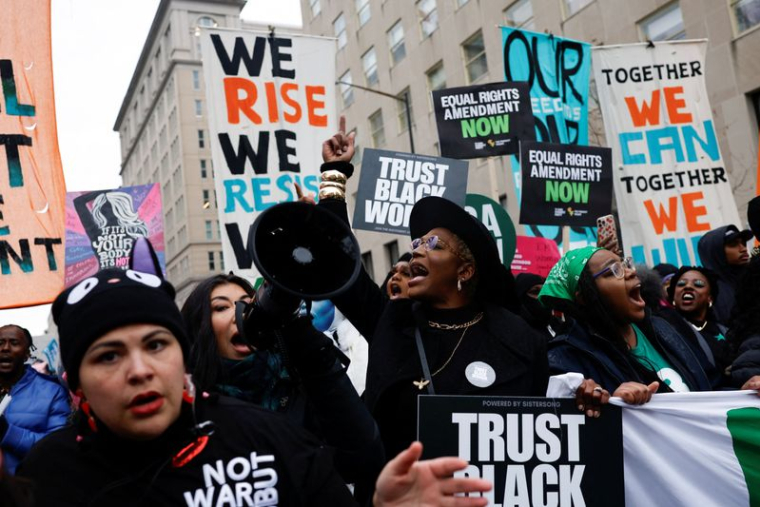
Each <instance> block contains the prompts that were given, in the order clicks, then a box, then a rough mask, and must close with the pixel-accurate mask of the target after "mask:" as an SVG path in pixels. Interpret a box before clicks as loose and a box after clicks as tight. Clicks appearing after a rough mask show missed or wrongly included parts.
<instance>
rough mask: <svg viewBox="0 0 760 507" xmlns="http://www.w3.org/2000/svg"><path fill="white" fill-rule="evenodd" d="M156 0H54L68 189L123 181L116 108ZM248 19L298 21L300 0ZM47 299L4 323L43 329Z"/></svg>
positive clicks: (263, 5) (276, 1)
mask: <svg viewBox="0 0 760 507" xmlns="http://www.w3.org/2000/svg"><path fill="white" fill-rule="evenodd" d="M158 4H159V0H130V1H128V2H114V1H104V0H52V14H51V15H52V30H53V74H54V75H53V79H54V87H55V102H56V112H57V121H58V145H59V147H60V151H61V159H62V161H63V172H64V175H65V177H66V187H67V190H68V191H78V190H97V189H102V188H114V187H117V186H119V185H120V184H121V178H120V176H119V164H120V162H121V157H120V154H119V153H120V152H119V136H118V134H117V133H116V132H114V131H113V125H114V123H115V122H116V115H117V114H118V112H119V108H120V107H121V102H122V99H123V98H124V94H125V93H126V91H127V87H128V86H129V81H130V79H131V78H132V73H133V71H134V69H135V65H137V60H138V58H139V57H140V52H141V51H142V48H143V43H144V42H145V38H146V37H147V35H148V30H149V29H150V25H151V23H152V22H153V16H154V15H155V14H156V9H157V8H158ZM242 17H243V19H247V20H251V21H258V22H261V23H267V24H274V25H288V26H293V25H300V23H301V7H300V2H299V0H249V2H248V5H246V7H245V9H243V13H242ZM49 308H50V307H49V305H43V306H41V307H36V308H27V309H18V310H0V325H3V324H9V323H15V324H20V325H22V326H24V327H27V328H28V329H29V330H30V331H31V332H32V334H40V333H42V332H43V331H44V330H45V328H46V327H47V317H48V314H49V311H50V310H49Z"/></svg>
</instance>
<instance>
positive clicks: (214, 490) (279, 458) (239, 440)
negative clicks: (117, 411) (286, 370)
mask: <svg viewBox="0 0 760 507" xmlns="http://www.w3.org/2000/svg"><path fill="white" fill-rule="evenodd" d="M185 407H186V408H185V409H184V410H183V414H182V416H181V417H180V419H178V421H177V422H175V424H173V425H172V426H171V427H170V428H169V429H168V430H167V431H166V432H164V434H163V435H162V436H161V437H159V438H158V439H155V440H152V441H149V442H136V441H127V440H125V439H120V438H117V437H115V436H114V435H113V434H111V433H110V432H108V431H107V430H106V429H105V428H101V429H99V430H98V432H97V433H95V434H94V435H93V434H90V435H88V436H87V437H86V438H85V440H83V441H82V442H77V433H78V431H77V428H76V427H75V426H67V427H66V428H64V429H61V430H59V431H56V432H54V433H52V434H50V435H49V436H48V437H46V438H45V439H43V440H41V441H40V442H39V444H37V445H36V446H35V447H34V448H33V449H32V451H31V453H30V454H29V455H28V456H27V458H26V459H25V460H24V461H23V462H22V464H21V466H20V467H19V469H18V475H19V476H22V477H27V478H29V479H31V480H32V481H33V483H34V494H35V506H36V507H47V506H55V507H67V506H88V505H93V506H99V505H108V506H113V507H120V506H130V507H131V506H135V505H144V506H153V505H162V506H164V505H177V506H180V505H181V506H187V505H206V504H208V505H217V502H218V501H220V498H222V499H230V498H232V499H235V498H236V495H241V496H240V497H239V498H241V500H240V501H241V502H242V503H243V504H244V505H245V499H246V498H249V497H250V499H251V504H260V503H264V502H263V501H262V500H260V502H255V501H254V500H255V498H259V499H264V498H269V499H272V498H276V499H277V500H276V502H275V503H276V505H281V506H285V505H293V506H307V505H309V506H315V507H317V506H324V505H355V502H354V500H353V499H352V498H351V495H350V493H349V492H348V489H347V488H346V486H345V485H344V483H343V481H342V480H341V479H340V477H339V476H338V474H337V472H336V471H335V469H334V468H333V466H332V457H331V456H330V452H329V451H326V450H325V449H324V448H322V447H320V445H319V443H318V442H317V441H316V440H314V438H313V437H311V436H310V435H309V434H307V433H305V432H304V431H303V430H301V429H299V428H298V427H296V426H294V425H292V424H290V423H289V422H288V421H287V420H286V419H285V418H284V417H283V416H281V415H278V414H274V413H272V412H269V411H267V410H264V409H261V408H258V407H255V406H254V405H251V404H248V403H244V402H241V401H238V400H234V399H232V398H224V397H221V398H218V399H211V400H202V399H200V398H199V399H198V400H197V406H196V409H197V418H196V419H193V417H192V416H191V415H190V410H189V409H188V408H187V406H186V405H185ZM194 420H197V421H205V420H210V421H213V423H214V426H215V430H214V432H213V433H212V434H211V435H210V436H209V437H208V441H207V443H206V445H205V447H203V448H202V450H201V451H200V453H198V454H197V455H196V456H195V457H194V458H192V459H191V460H190V461H189V462H187V463H185V464H184V465H182V466H179V467H177V466H174V464H173V460H172V458H173V457H174V456H176V455H177V453H178V452H179V451H180V450H182V449H184V448H186V446H188V445H189V444H190V443H192V442H193V441H195V439H196V437H195V435H193V434H192V433H191V431H190V430H191V428H192V427H193V425H194ZM206 500H210V501H208V502H207V501H206ZM234 501H235V500H233V503H234ZM221 503H223V504H225V505H228V504H229V503H228V502H224V501H221ZM266 505H270V504H269V503H267V504H266Z"/></svg>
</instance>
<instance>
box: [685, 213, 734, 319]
mask: <svg viewBox="0 0 760 507" xmlns="http://www.w3.org/2000/svg"><path fill="white" fill-rule="evenodd" d="M729 228H734V229H735V226H733V225H724V226H723V227H718V228H717V229H713V230H712V231H710V232H708V233H707V234H705V235H704V236H702V237H701V238H700V239H699V244H698V246H697V249H698V250H699V257H700V258H701V259H702V265H703V266H704V267H706V268H708V269H711V270H713V271H714V272H715V274H716V275H717V276H718V297H717V299H716V300H715V301H713V313H714V315H715V319H716V320H717V321H718V322H720V323H721V324H723V325H727V324H728V323H729V318H730V317H731V310H732V309H733V308H734V302H735V301H736V297H735V296H734V292H735V287H736V284H737V282H738V281H739V278H740V277H741V275H742V273H744V271H745V269H746V268H745V267H744V266H730V265H729V264H728V262H726V251H725V249H724V247H725V236H726V230H728V229H729Z"/></svg>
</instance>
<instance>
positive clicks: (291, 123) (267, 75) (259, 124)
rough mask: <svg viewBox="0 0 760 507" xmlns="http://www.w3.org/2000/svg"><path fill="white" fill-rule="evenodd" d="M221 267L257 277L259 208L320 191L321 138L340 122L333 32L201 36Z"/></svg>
mask: <svg viewBox="0 0 760 507" xmlns="http://www.w3.org/2000/svg"><path fill="white" fill-rule="evenodd" d="M201 50H202V53H203V72H204V74H205V80H206V99H207V101H208V111H209V130H210V136H209V137H210V138H211V139H210V142H211V153H212V157H213V160H214V183H215V186H216V199H217V207H218V210H219V224H220V228H221V231H220V232H221V235H222V248H223V254H224V265H225V266H227V268H228V269H231V270H232V271H234V272H235V273H237V274H239V275H241V276H248V277H256V276H257V275H258V274H257V272H256V269H255V266H253V257H252V253H251V252H250V251H249V250H248V246H249V245H248V244H247V242H248V232H249V229H250V227H251V225H252V224H253V222H254V221H255V220H256V217H257V216H258V214H259V213H260V212H262V211H264V210H266V209H268V208H270V207H272V206H274V205H276V204H279V203H281V202H290V201H296V200H297V199H298V197H297V195H296V191H295V189H294V183H298V184H299V185H300V186H301V188H303V189H304V191H305V192H311V193H318V191H319V166H320V153H321V151H322V148H321V146H322V142H323V141H325V140H326V139H327V138H329V137H330V136H331V135H332V134H334V133H335V132H336V130H337V128H338V123H337V121H336V116H335V111H336V106H335V39H329V38H323V37H309V36H303V35H290V34H273V33H268V32H255V31H237V30H223V29H206V30H203V31H202V34H201Z"/></svg>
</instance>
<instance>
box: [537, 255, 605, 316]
mask: <svg viewBox="0 0 760 507" xmlns="http://www.w3.org/2000/svg"><path fill="white" fill-rule="evenodd" d="M597 250H601V248H599V247H596V246H587V247H583V248H577V249H575V250H570V251H569V252H567V253H566V254H565V255H563V256H562V258H561V259H560V260H559V262H557V264H555V265H554V267H553V268H552V270H551V271H550V272H549V276H547V277H546V281H545V282H544V286H543V288H542V289H541V292H540V293H539V295H538V300H539V301H540V302H541V304H542V305H544V306H546V307H551V306H552V305H551V298H557V299H566V300H568V301H575V292H576V291H577V290H578V279H580V277H581V272H582V271H583V268H584V267H586V263H587V262H588V260H589V259H590V258H591V256H592V255H594V253H596V252H597Z"/></svg>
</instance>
